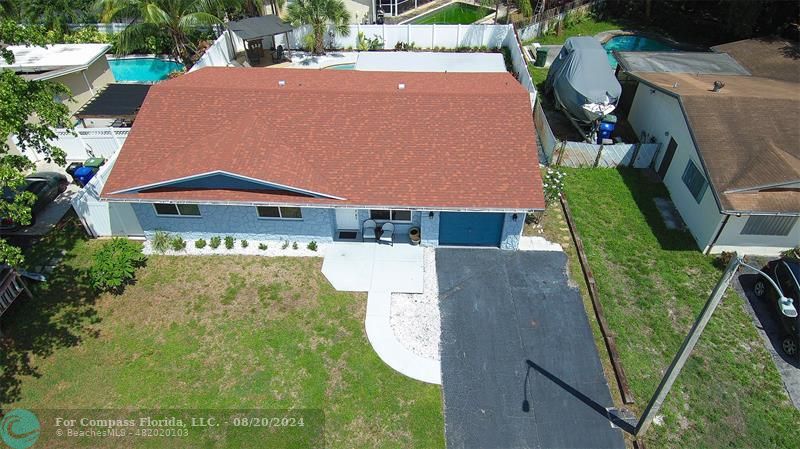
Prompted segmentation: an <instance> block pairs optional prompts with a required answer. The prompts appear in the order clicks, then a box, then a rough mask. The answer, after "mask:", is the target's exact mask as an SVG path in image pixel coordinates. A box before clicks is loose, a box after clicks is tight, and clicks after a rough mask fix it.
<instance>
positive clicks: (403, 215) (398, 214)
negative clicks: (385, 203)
mask: <svg viewBox="0 0 800 449" xmlns="http://www.w3.org/2000/svg"><path fill="white" fill-rule="evenodd" d="M369 218H371V219H373V220H380V221H399V222H403V221H405V222H410V221H411V211H410V210H395V209H391V210H390V209H372V210H370V211H369Z"/></svg>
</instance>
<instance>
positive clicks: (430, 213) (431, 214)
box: [428, 211, 433, 220]
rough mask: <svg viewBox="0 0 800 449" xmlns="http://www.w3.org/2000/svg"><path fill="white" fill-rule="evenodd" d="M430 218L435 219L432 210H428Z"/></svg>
mask: <svg viewBox="0 0 800 449" xmlns="http://www.w3.org/2000/svg"><path fill="white" fill-rule="evenodd" d="M428 218H430V219H431V220H433V211H430V212H428Z"/></svg>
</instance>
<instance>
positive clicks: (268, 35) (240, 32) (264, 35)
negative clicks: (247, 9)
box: [228, 15, 293, 65]
mask: <svg viewBox="0 0 800 449" xmlns="http://www.w3.org/2000/svg"><path fill="white" fill-rule="evenodd" d="M228 29H229V30H230V31H232V32H234V33H236V35H237V36H239V37H240V38H241V39H242V40H243V41H244V45H245V53H246V54H247V61H248V62H249V63H250V65H258V64H260V63H261V58H262V57H263V56H264V47H265V43H266V44H267V45H266V47H267V48H268V49H270V50H271V51H273V52H275V51H276V48H275V47H276V45H275V36H276V35H279V34H283V35H284V42H285V44H286V45H287V46H288V43H289V33H291V32H292V30H293V28H292V26H291V25H290V24H288V23H286V22H284V21H282V20H281V19H280V17H278V16H276V15H268V16H258V17H248V18H246V19H242V20H237V21H235V22H229V23H228ZM272 59H273V62H280V60H282V59H283V54H282V53H281V52H279V51H278V52H275V53H273V55H272Z"/></svg>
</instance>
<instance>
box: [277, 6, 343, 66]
mask: <svg viewBox="0 0 800 449" xmlns="http://www.w3.org/2000/svg"><path fill="white" fill-rule="evenodd" d="M287 19H288V20H289V22H291V23H292V26H295V27H298V26H300V25H311V33H312V34H311V36H312V38H313V42H311V43H312V44H313V45H312V46H313V47H314V50H313V53H314V54H315V55H321V54H325V32H326V31H328V25H329V24H332V25H333V28H334V30H335V31H336V32H337V33H339V34H341V35H342V36H347V35H349V34H350V27H349V26H348V24H349V23H350V13H349V12H348V11H347V9H346V8H345V6H344V2H342V0H296V1H295V2H293V3H291V4H290V5H289V8H288V14H287Z"/></svg>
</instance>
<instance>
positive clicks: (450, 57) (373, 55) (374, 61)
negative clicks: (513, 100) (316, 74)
mask: <svg viewBox="0 0 800 449" xmlns="http://www.w3.org/2000/svg"><path fill="white" fill-rule="evenodd" d="M355 69H356V70H364V71H373V72H505V71H506V63H505V61H504V60H503V54H502V53H439V52H430V51H421V52H410V51H409V52H401V51H393V52H373V51H369V52H367V51H362V52H361V53H359V55H358V60H357V61H356V67H355Z"/></svg>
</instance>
